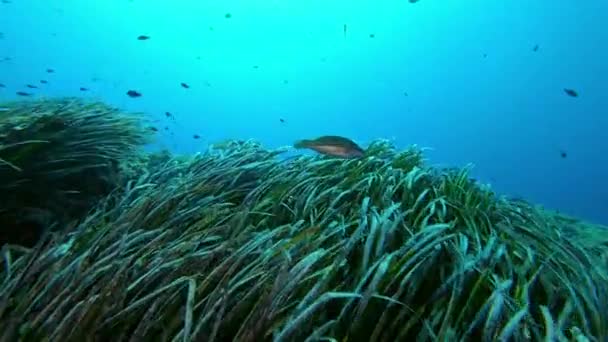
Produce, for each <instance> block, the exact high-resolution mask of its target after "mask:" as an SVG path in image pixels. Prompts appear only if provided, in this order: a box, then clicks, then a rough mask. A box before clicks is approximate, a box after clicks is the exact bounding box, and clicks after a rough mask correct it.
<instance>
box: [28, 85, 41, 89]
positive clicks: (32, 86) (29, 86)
mask: <svg viewBox="0 0 608 342" xmlns="http://www.w3.org/2000/svg"><path fill="white" fill-rule="evenodd" d="M25 86H26V87H28V88H30V89H38V87H37V86H35V85H33V84H26V85H25Z"/></svg>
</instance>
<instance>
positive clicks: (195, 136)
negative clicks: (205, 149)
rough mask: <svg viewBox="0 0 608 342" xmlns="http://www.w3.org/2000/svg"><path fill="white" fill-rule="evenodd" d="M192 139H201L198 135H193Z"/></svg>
mask: <svg viewBox="0 0 608 342" xmlns="http://www.w3.org/2000/svg"><path fill="white" fill-rule="evenodd" d="M192 138H194V139H200V138H201V136H200V135H198V134H195V135H193V136H192Z"/></svg>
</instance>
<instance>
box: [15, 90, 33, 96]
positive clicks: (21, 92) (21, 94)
mask: <svg viewBox="0 0 608 342" xmlns="http://www.w3.org/2000/svg"><path fill="white" fill-rule="evenodd" d="M15 94H17V95H18V96H25V97H29V96H32V95H34V94H32V93H26V92H25V91H18V92H16V93H15Z"/></svg>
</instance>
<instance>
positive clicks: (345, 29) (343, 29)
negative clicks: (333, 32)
mask: <svg viewBox="0 0 608 342" xmlns="http://www.w3.org/2000/svg"><path fill="white" fill-rule="evenodd" d="M347 30H348V26H346V24H344V25H343V26H342V32H344V38H346V31H347Z"/></svg>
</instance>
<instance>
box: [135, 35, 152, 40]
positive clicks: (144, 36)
mask: <svg viewBox="0 0 608 342" xmlns="http://www.w3.org/2000/svg"><path fill="white" fill-rule="evenodd" d="M148 39H150V36H146V35H143V34H142V35H141V36H138V37H137V40H148Z"/></svg>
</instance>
